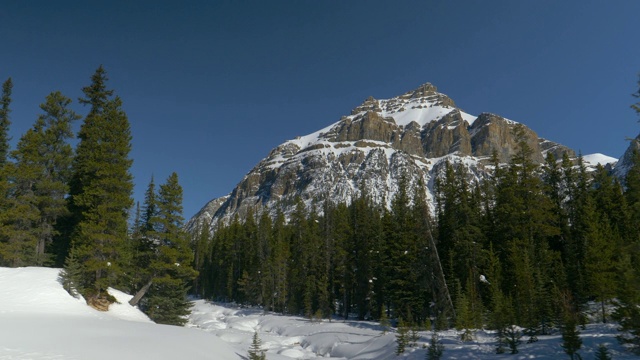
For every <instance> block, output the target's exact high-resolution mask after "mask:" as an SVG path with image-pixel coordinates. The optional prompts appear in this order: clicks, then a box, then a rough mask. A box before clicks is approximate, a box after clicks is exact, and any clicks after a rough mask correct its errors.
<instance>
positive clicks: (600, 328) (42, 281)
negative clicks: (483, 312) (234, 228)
mask: <svg viewBox="0 0 640 360" xmlns="http://www.w3.org/2000/svg"><path fill="white" fill-rule="evenodd" d="M58 272H59V270H58V269H48V268H18V269H7V268H0V359H1V360H4V359H34V360H42V359H82V360H84V359H110V360H122V359H159V360H162V359H216V360H217V359H220V360H227V359H236V360H240V359H243V358H245V357H246V355H247V350H248V348H249V346H250V344H251V338H252V336H253V333H254V332H255V331H257V332H258V335H259V337H260V338H261V339H262V342H263V348H264V349H266V350H267V353H266V355H267V359H270V360H290V359H316V358H321V359H396V358H398V359H410V360H418V359H420V360H421V359H424V358H425V354H426V350H425V349H423V348H422V345H423V344H428V341H429V339H430V336H431V333H430V332H421V333H420V336H421V337H420V340H419V341H418V344H417V346H416V347H412V348H408V349H407V351H406V353H405V354H403V355H401V356H399V357H396V356H395V334H394V333H393V332H391V333H387V334H384V335H383V334H382V332H381V329H380V327H379V326H378V325H377V324H376V323H373V322H358V321H343V320H337V319H335V320H333V321H331V322H329V321H328V320H324V321H323V322H311V321H309V320H307V319H303V318H299V317H292V316H280V315H275V314H264V313H263V311H262V310H260V309H242V308H236V307H233V306H221V305H215V304H211V303H209V302H206V301H204V300H198V301H195V302H194V307H193V312H192V315H191V316H190V319H189V323H188V325H187V326H186V327H176V326H163V325H156V324H154V323H152V322H151V321H150V320H149V319H148V318H147V317H146V316H145V315H144V314H142V313H141V312H140V311H138V310H137V309H135V308H133V307H131V306H129V305H128V304H127V301H128V300H129V299H130V298H131V296H130V295H127V294H124V293H121V292H119V291H117V290H112V291H111V293H112V295H114V296H115V297H116V298H117V299H118V301H119V302H120V304H116V305H112V306H111V308H110V310H109V311H108V312H106V313H101V312H98V311H96V310H93V309H91V308H89V307H88V306H86V305H85V303H84V301H83V300H81V299H75V298H73V297H71V296H70V295H68V294H67V293H66V291H64V290H63V289H62V286H61V285H60V284H59V283H58V281H57V277H58ZM615 328H616V326H615V325H613V324H607V325H588V326H587V329H586V330H584V331H583V332H582V339H583V342H584V346H583V348H582V349H581V350H580V351H579V353H580V354H581V355H582V358H583V359H592V358H593V357H594V352H595V351H596V349H597V346H598V344H605V345H607V347H608V348H609V349H610V351H611V353H612V355H613V358H614V359H633V358H637V357H634V356H632V355H631V354H629V353H627V352H624V350H623V348H622V347H620V345H618V343H617V341H616V340H615V335H616V330H615ZM441 335H442V336H443V343H444V345H445V352H444V356H443V359H496V358H505V359H506V358H508V359H562V358H568V357H567V356H566V355H565V354H564V353H563V350H562V348H561V346H560V344H561V336H560V334H554V335H551V336H541V337H540V341H538V342H537V343H534V344H522V345H521V346H520V353H519V354H517V355H508V354H504V355H496V354H495V353H494V348H495V342H494V339H493V334H492V333H491V332H485V331H478V332H477V333H476V341H473V342H467V343H462V342H460V341H459V340H458V335H457V334H456V332H455V331H453V330H451V331H446V332H443V333H441Z"/></svg>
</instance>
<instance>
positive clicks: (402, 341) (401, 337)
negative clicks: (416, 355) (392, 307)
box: [396, 318, 409, 355]
mask: <svg viewBox="0 0 640 360" xmlns="http://www.w3.org/2000/svg"><path fill="white" fill-rule="evenodd" d="M407 345H409V327H408V326H407V324H406V323H405V322H404V320H403V319H402V318H399V319H398V327H397V333H396V355H400V354H402V353H404V351H405V350H406V348H407Z"/></svg>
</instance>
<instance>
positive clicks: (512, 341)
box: [504, 325, 522, 354]
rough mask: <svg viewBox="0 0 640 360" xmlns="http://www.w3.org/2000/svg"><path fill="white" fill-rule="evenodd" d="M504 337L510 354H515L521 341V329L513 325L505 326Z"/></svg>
mask: <svg viewBox="0 0 640 360" xmlns="http://www.w3.org/2000/svg"><path fill="white" fill-rule="evenodd" d="M504 337H505V342H506V343H507V345H508V346H509V349H510V350H511V354H517V353H518V346H520V344H521V343H522V341H521V339H522V331H521V330H520V329H519V328H518V327H517V326H515V325H511V326H507V327H506V328H505V330H504Z"/></svg>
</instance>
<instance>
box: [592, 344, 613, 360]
mask: <svg viewBox="0 0 640 360" xmlns="http://www.w3.org/2000/svg"><path fill="white" fill-rule="evenodd" d="M595 360H611V354H609V349H607V347H606V346H605V345H604V344H600V345H598V350H597V351H596V356H595Z"/></svg>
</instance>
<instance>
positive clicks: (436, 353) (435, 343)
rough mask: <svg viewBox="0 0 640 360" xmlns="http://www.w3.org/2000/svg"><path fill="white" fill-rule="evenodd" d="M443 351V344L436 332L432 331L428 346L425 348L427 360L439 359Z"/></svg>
mask: <svg viewBox="0 0 640 360" xmlns="http://www.w3.org/2000/svg"><path fill="white" fill-rule="evenodd" d="M443 352H444V345H443V344H442V341H440V339H439V337H438V333H437V332H435V331H434V332H433V335H431V341H430V342H429V347H428V348H427V356H426V359H427V360H440V359H441V358H442V353H443Z"/></svg>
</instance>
